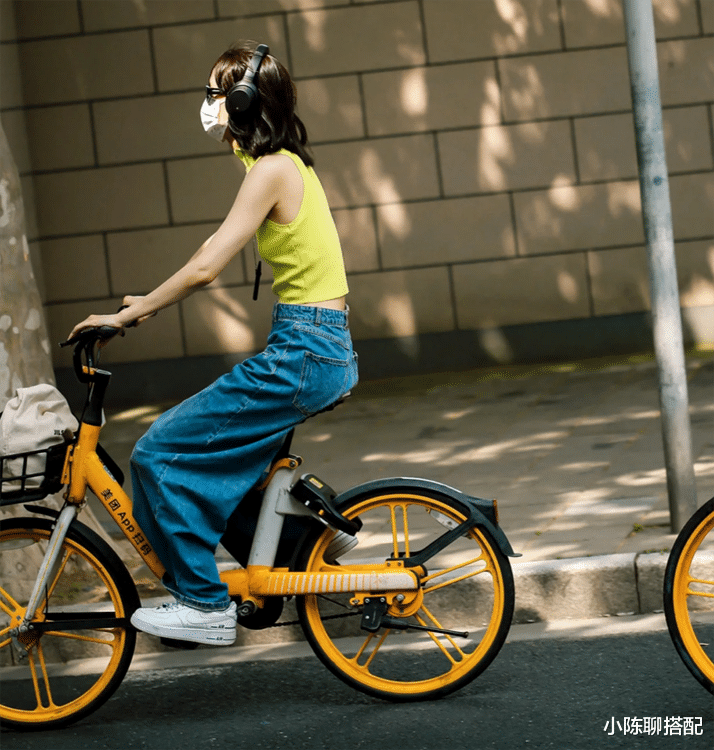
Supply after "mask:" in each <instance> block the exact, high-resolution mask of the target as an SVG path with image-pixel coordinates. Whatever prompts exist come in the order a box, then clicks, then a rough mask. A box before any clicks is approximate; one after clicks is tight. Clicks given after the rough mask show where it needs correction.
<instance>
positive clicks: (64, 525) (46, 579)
mask: <svg viewBox="0 0 714 750" xmlns="http://www.w3.org/2000/svg"><path fill="white" fill-rule="evenodd" d="M78 512H79V509H78V507H77V506H76V505H66V506H65V507H64V508H62V510H61V511H60V514H59V516H58V517H57V523H56V524H55V527H54V529H53V531H52V535H51V536H50V540H49V543H48V545H47V551H46V552H45V556H44V558H43V560H42V564H41V566H40V570H39V573H38V574H37V578H36V579H35V585H34V587H33V589H32V593H31V594H30V598H29V600H28V602H27V608H26V610H25V616H24V618H23V619H22V621H21V622H20V623H19V624H18V626H17V627H16V628H15V629H14V632H13V643H14V644H15V648H16V650H17V652H18V654H19V656H20V658H26V657H27V653H28V651H27V648H26V647H25V646H24V644H23V643H22V641H21V640H20V638H19V637H18V636H21V635H23V634H25V633H28V632H30V631H31V630H32V626H31V622H32V619H33V618H34V616H35V612H37V609H38V608H39V606H40V604H41V602H42V599H43V597H45V600H46V599H48V598H49V590H48V587H49V584H50V577H51V575H52V571H53V570H54V569H55V566H56V565H57V561H58V559H59V556H60V554H61V552H62V544H63V543H64V540H65V537H66V536H67V532H68V531H69V527H70V526H71V525H72V522H73V521H74V519H75V518H76V517H77V514H78Z"/></svg>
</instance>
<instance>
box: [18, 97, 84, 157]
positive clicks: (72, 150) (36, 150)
mask: <svg viewBox="0 0 714 750" xmlns="http://www.w3.org/2000/svg"><path fill="white" fill-rule="evenodd" d="M25 118H26V122H27V135H28V138H29V143H30V158H31V159H32V168H33V169H35V170H44V169H70V168H75V167H89V166H93V165H94V145H93V137H92V122H91V118H90V114H89V106H88V105H86V104H71V105H67V106H59V107H47V108H40V109H28V110H26V111H25Z"/></svg>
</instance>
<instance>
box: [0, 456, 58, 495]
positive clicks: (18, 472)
mask: <svg viewBox="0 0 714 750" xmlns="http://www.w3.org/2000/svg"><path fill="white" fill-rule="evenodd" d="M66 453H67V443H59V444H57V445H53V446H51V447H50V448H42V449H41V450H36V451H28V452H27V453H15V454H13V455H9V456H2V455H0V506H1V505H12V504H13V503H21V502H31V501H34V500H42V498H43V497H47V495H52V494H54V493H55V492H59V491H60V489H62V467H63V466H64V457H65V455H66Z"/></svg>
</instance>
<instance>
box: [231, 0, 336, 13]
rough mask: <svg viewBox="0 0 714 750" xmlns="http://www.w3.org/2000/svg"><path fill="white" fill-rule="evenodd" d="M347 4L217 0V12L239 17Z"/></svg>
mask: <svg viewBox="0 0 714 750" xmlns="http://www.w3.org/2000/svg"><path fill="white" fill-rule="evenodd" d="M349 3H350V0H218V12H219V14H220V15H221V16H239V15H243V14H245V15H250V14H251V13H279V12H280V11H286V10H311V9H315V10H322V9H324V8H332V7H335V6H339V5H349Z"/></svg>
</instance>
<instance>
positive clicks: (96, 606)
mask: <svg viewBox="0 0 714 750" xmlns="http://www.w3.org/2000/svg"><path fill="white" fill-rule="evenodd" d="M52 528H53V523H52V521H50V520H46V519H34V518H11V519H8V520H4V521H2V522H0V575H2V580H1V581H0V681H2V683H3V690H2V694H1V695H0V723H2V724H3V725H4V726H11V727H15V728H21V729H23V728H24V729H50V728H56V727H60V726H64V725H66V724H70V723H72V722H74V721H77V720H78V719H81V718H83V717H84V716H86V715H87V714H89V713H90V712H92V711H94V710H96V709H97V708H98V707H99V706H100V705H102V703H104V702H105V701H106V700H107V699H108V698H109V697H110V696H111V695H112V693H113V692H114V691H115V690H116V689H117V687H118V686H119V685H120V683H121V681H122V679H123V678H124V675H125V674H126V671H127V669H128V668H129V664H130V663H131V658H132V655H133V653H134V646H135V643H136V631H135V630H134V628H133V627H132V626H131V625H130V624H129V617H130V616H131V614H132V612H133V611H134V610H135V609H136V608H137V607H138V606H139V597H138V594H137V592H136V587H135V585H134V583H133V581H132V579H131V577H130V576H129V573H128V572H127V570H126V567H125V566H124V564H123V563H122V562H121V560H120V559H119V557H118V556H117V555H116V554H115V553H114V552H113V551H112V549H111V548H110V547H109V546H108V545H107V544H106V543H105V542H104V541H103V540H102V539H101V538H100V537H99V536H97V534H95V533H94V532H92V531H91V530H90V529H88V528H87V527H86V526H84V525H83V524H80V523H75V524H73V525H72V526H71V527H70V529H69V532H68V534H67V537H66V539H65V541H64V543H63V545H62V549H61V552H60V555H59V558H58V561H57V563H56V565H55V567H54V569H53V570H52V571H51V574H50V578H49V581H48V585H47V588H46V591H45V592H44V595H43V597H42V600H41V604H40V607H38V609H37V611H36V612H35V613H34V614H33V617H32V620H31V626H32V627H31V629H30V630H29V631H27V632H25V633H21V632H19V631H18V628H17V626H18V624H19V623H20V622H21V621H22V619H23V618H24V617H25V613H26V603H27V601H28V599H29V596H30V593H31V591H32V588H33V585H34V582H35V579H36V578H37V573H38V569H39V566H40V564H41V563H42V559H43V557H44V554H45V551H46V549H47V545H48V542H49V539H50V535H51V533H52ZM60 677H61V678H62V679H60Z"/></svg>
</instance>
